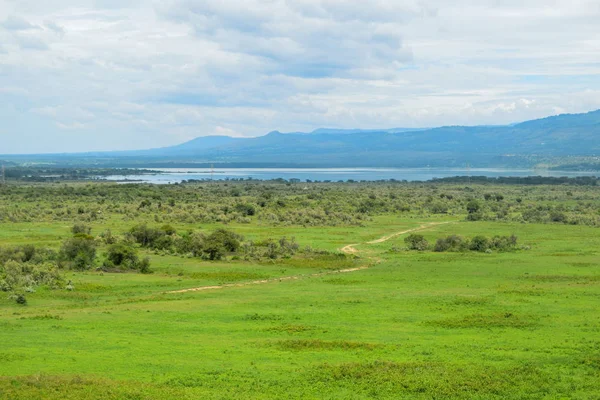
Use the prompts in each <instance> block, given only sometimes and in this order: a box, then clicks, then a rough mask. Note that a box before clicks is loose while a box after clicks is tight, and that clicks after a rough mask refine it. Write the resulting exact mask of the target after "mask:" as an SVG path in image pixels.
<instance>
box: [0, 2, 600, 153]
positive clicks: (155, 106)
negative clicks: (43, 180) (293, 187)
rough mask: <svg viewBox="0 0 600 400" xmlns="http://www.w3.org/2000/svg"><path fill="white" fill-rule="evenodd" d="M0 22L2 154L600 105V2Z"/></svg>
mask: <svg viewBox="0 0 600 400" xmlns="http://www.w3.org/2000/svg"><path fill="white" fill-rule="evenodd" d="M0 15H5V16H7V17H6V18H5V19H4V20H2V21H0V43H2V47H1V48H0V54H1V57H0V118H1V119H2V121H3V125H4V128H3V129H4V130H3V132H18V133H19V134H18V135H11V136H10V137H9V138H8V139H5V140H4V141H3V143H2V145H3V146H2V150H1V151H0V152H40V151H44V152H45V151H58V152H62V151H74V150H77V151H81V150H100V149H117V148H120V149H134V148H151V147H160V146H165V145H169V144H174V143H177V142H182V141H184V140H187V139H191V138H193V137H196V136H201V135H211V134H230V135H236V136H255V135H260V134H265V133H266V132H269V131H272V130H276V129H277V130H280V131H311V130H313V129H315V128H318V127H321V126H325V127H339V128H378V127H396V126H398V127H402V126H406V127H419V126H435V125H444V124H499V123H511V122H515V121H519V120H525V119H531V118H537V117H543V116H546V115H550V114H555V113H557V112H562V111H564V112H583V111H589V110H591V109H595V108H600V95H599V94H600V78H599V76H600V63H599V62H598V60H597V54H598V52H599V51H600V39H599V38H598V35H597V29H598V28H597V21H598V20H600V4H599V3H598V2H597V1H596V0H570V1H567V0H555V1H553V2H551V3H548V2H547V1H544V0H531V1H528V2H522V1H517V0H506V1H501V2H500V1H498V0H480V1H474V0H456V1H453V2H447V1H442V0H397V1H387V0H374V1H371V2H368V3H366V2H364V1H358V0H248V1H244V2H242V3H240V2H237V1H233V0H161V1H156V2H153V3H151V2H147V1H142V0H119V1H116V0H78V1H75V0H54V1H52V2H39V1H37V0H19V1H18V2H17V1H2V0H0ZM3 134H4V133H0V135H3ZM2 139H4V138H2Z"/></svg>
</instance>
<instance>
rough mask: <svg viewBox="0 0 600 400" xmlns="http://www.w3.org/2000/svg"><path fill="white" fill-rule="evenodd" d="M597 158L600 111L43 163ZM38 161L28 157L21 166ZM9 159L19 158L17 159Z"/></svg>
mask: <svg viewBox="0 0 600 400" xmlns="http://www.w3.org/2000/svg"><path fill="white" fill-rule="evenodd" d="M596 155H600V110H598V111H593V112H589V113H586V114H564V115H558V116H553V117H548V118H543V119H538V120H533V121H527V122H523V123H519V124H513V125H506V126H471V127H469V126H446V127H440V128H429V129H405V128H394V129H374V130H363V129H352V130H343V129H324V128H322V129H317V130H315V131H313V132H310V133H299V132H296V133H281V132H278V131H274V132H271V133H269V134H267V135H265V136H260V137H255V138H232V137H228V136H206V137H198V138H196V139H194V140H191V141H189V142H186V143H182V144H180V145H177V146H172V147H165V148H161V149H151V150H140V151H130V152H104V153H88V154H70V155H60V156H58V155H55V156H54V157H52V156H49V155H45V156H44V157H41V156H40V157H41V158H43V159H44V160H51V159H53V160H55V162H58V163H61V162H62V163H63V164H64V163H66V162H67V160H70V161H69V162H71V163H72V164H77V162H80V163H82V162H83V163H86V164H89V163H92V162H94V163H96V164H99V163H100V164H101V165H108V164H111V165H123V166H134V165H136V164H140V165H142V164H145V165H147V166H156V165H161V166H173V165H178V164H186V165H189V164H190V163H191V164H194V163H218V164H220V165H226V164H232V163H233V164H235V165H237V166H241V165H278V166H282V165H294V166H307V167H317V166H318V167H358V166H361V167H367V166H372V167H386V166H389V167H392V166H393V167H425V166H440V167H452V166H464V165H465V163H469V164H470V165H471V166H473V167H493V166H498V167H529V166H532V165H535V164H538V163H540V162H547V161H548V160H556V159H563V158H569V157H574V156H583V157H591V156H596ZM35 157H36V156H21V157H20V158H19V160H22V159H24V158H26V159H35ZM40 157H38V159H39V158H40ZM2 158H4V159H7V160H14V159H15V156H3V157H2ZM56 160H59V161H56ZM60 160H62V161H60ZM76 160H79V161H76Z"/></svg>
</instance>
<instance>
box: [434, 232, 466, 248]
mask: <svg viewBox="0 0 600 400" xmlns="http://www.w3.org/2000/svg"><path fill="white" fill-rule="evenodd" d="M464 245H465V241H464V240H463V238H462V237H460V236H458V235H450V236H448V237H446V238H440V239H438V240H437V242H436V243H435V247H434V249H433V250H434V251H437V252H443V251H459V250H464Z"/></svg>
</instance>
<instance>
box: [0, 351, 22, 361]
mask: <svg viewBox="0 0 600 400" xmlns="http://www.w3.org/2000/svg"><path fill="white" fill-rule="evenodd" d="M25 359H27V357H25V356H24V355H23V354H15V353H0V362H14V361H22V360H25Z"/></svg>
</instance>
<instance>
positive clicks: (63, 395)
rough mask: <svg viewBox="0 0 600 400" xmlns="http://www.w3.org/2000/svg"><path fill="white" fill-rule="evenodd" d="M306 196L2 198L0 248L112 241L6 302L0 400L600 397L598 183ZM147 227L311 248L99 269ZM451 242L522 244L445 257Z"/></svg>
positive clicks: (293, 191)
mask: <svg viewBox="0 0 600 400" xmlns="http://www.w3.org/2000/svg"><path fill="white" fill-rule="evenodd" d="M304 186H305V185H301V186H300V187H294V186H291V187H290V186H286V185H283V184H279V185H275V184H267V183H265V184H253V185H250V186H249V185H248V184H244V183H229V184H227V185H226V184H218V185H214V186H212V187H211V186H209V185H197V186H189V187H185V186H184V185H180V186H177V187H175V186H172V187H164V188H157V187H150V186H145V185H140V186H136V185H124V186H119V185H107V184H101V183H96V184H89V185H88V184H85V185H84V184H73V185H63V184H52V185H50V184H49V185H33V186H26V185H23V186H17V185H15V186H13V187H11V186H9V187H8V189H7V188H6V187H5V188H0V201H2V203H0V221H2V222H0V247H2V246H4V247H10V246H19V245H23V244H34V245H36V246H41V247H47V248H50V249H54V250H57V251H58V250H59V249H60V248H61V245H62V243H63V242H64V241H65V240H66V239H68V238H70V237H71V236H72V233H71V228H72V226H73V225H74V224H76V223H84V224H87V225H88V226H89V227H91V229H92V231H91V235H92V236H94V237H97V238H96V239H95V240H97V241H98V243H99V245H98V251H97V260H96V261H94V262H95V264H94V265H93V266H92V267H89V268H86V269H84V270H75V269H69V268H66V267H61V269H60V273H61V274H62V276H63V277H64V279H65V281H70V282H71V285H72V288H71V290H66V289H65V287H58V288H50V287H46V286H44V285H41V286H38V287H36V288H35V291H32V292H31V293H26V298H27V304H26V305H23V304H17V302H15V300H14V299H12V298H11V297H10V296H9V294H10V293H8V292H7V293H5V292H0V343H1V344H2V345H1V346H0V398H2V399H312V398H314V399H600V251H599V249H600V231H599V230H598V229H599V228H598V227H597V225H596V223H597V221H598V217H599V214H598V213H599V210H600V201H599V200H597V199H598V194H599V192H598V189H596V187H569V186H557V187H550V186H528V187H524V186H517V185H505V186H500V185H499V186H494V187H489V186H485V185H472V187H469V188H467V189H465V185H450V184H447V185H439V184H438V185H427V184H426V185H411V184H398V185H383V184H362V185H361V184H354V185H350V184H329V185H327V184H322V185H314V186H311V188H310V189H309V190H308V193H307V190H306V189H305V188H304ZM499 192H501V193H502V195H503V198H502V199H499V197H498V199H496V200H494V199H491V200H490V199H489V198H488V199H486V198H485V197H484V195H485V194H486V193H499ZM441 195H443V196H441ZM487 197H489V196H487ZM146 198H150V199H152V204H151V205H149V206H148V205H142V204H140V201H141V199H146ZM473 201H476V202H477V204H478V208H477V210H475V211H473V209H474V207H473V206H472V204H473V203H472V202H473ZM158 203H160V205H159V204H158ZM240 204H243V205H244V207H246V208H244V207H242V206H239V205H240ZM248 205H251V206H252V207H255V208H256V209H255V210H254V211H253V212H252V213H250V212H246V211H245V210H247V209H248ZM469 207H470V208H471V211H468V209H469ZM559 213H560V215H559ZM534 214H535V215H534ZM189 215H194V216H195V217H194V218H195V219H194V220H188V219H187V218H188V216H189ZM532 215H533V216H532ZM140 222H145V223H147V224H148V225H149V226H154V225H157V226H158V225H162V224H164V223H170V224H172V225H173V227H174V228H175V229H176V230H177V232H178V233H179V232H184V231H186V230H191V229H198V230H199V231H202V232H206V233H207V234H208V233H209V232H212V231H214V230H216V229H219V228H222V227H226V229H228V230H231V231H233V232H236V233H237V234H239V235H242V236H243V237H244V241H249V240H252V241H253V243H254V242H256V243H258V242H261V241H265V240H267V239H269V238H275V239H276V238H281V237H287V238H289V237H294V238H295V241H296V242H297V243H298V244H299V245H300V249H304V248H307V249H306V250H298V252H297V253H294V254H292V255H289V256H285V257H274V258H265V257H263V258H254V259H248V258H247V257H246V258H244V257H243V256H240V257H238V256H235V255H232V254H225V255H224V256H223V257H222V258H220V259H216V260H210V259H206V257H204V258H203V257H192V256H190V255H186V254H179V253H177V252H175V251H171V250H169V249H166V250H165V249H161V250H156V249H151V248H146V247H141V246H138V245H135V247H136V250H137V251H138V252H139V254H140V256H147V257H149V259H150V265H151V270H152V273H149V274H143V273H139V272H136V271H118V272H115V271H112V270H103V269H102V268H101V260H102V259H103V257H105V256H104V253H105V251H107V248H108V245H106V244H105V243H102V242H101V241H100V240H99V239H98V238H99V237H100V234H101V233H102V232H105V231H106V230H108V229H110V230H111V231H112V232H113V233H114V234H115V235H116V236H118V237H125V236H124V235H125V234H126V233H127V231H128V230H129V229H131V227H132V226H134V225H136V224H137V223H140ZM406 231H410V232H406ZM402 232H406V233H403V234H401V233H402ZM411 234H414V235H422V238H421V239H423V240H426V242H427V243H428V247H427V249H425V250H410V249H409V248H408V247H407V245H408V244H407V241H406V240H405V239H406V238H407V237H408V236H409V235H411ZM450 235H457V236H460V237H461V238H467V239H470V240H472V239H473V238H475V237H477V236H482V237H486V238H493V237H494V236H502V237H504V236H506V237H508V236H510V235H515V236H516V237H517V238H518V242H517V245H516V246H514V248H511V249H510V250H507V251H504V250H497V249H495V248H491V247H490V248H489V249H487V250H486V251H472V250H469V249H467V248H464V249H462V250H460V251H443V252H438V251H434V245H435V244H436V241H437V240H438V239H440V238H445V237H448V236H450ZM377 239H386V240H382V241H379V242H377V243H375V241H377ZM369 242H373V243H369ZM348 245H351V246H350V249H348V247H346V246H348ZM342 249H343V250H344V251H342ZM340 271H341V272H340ZM63 286H64V285H63ZM186 289H196V290H190V291H182V290H186Z"/></svg>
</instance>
